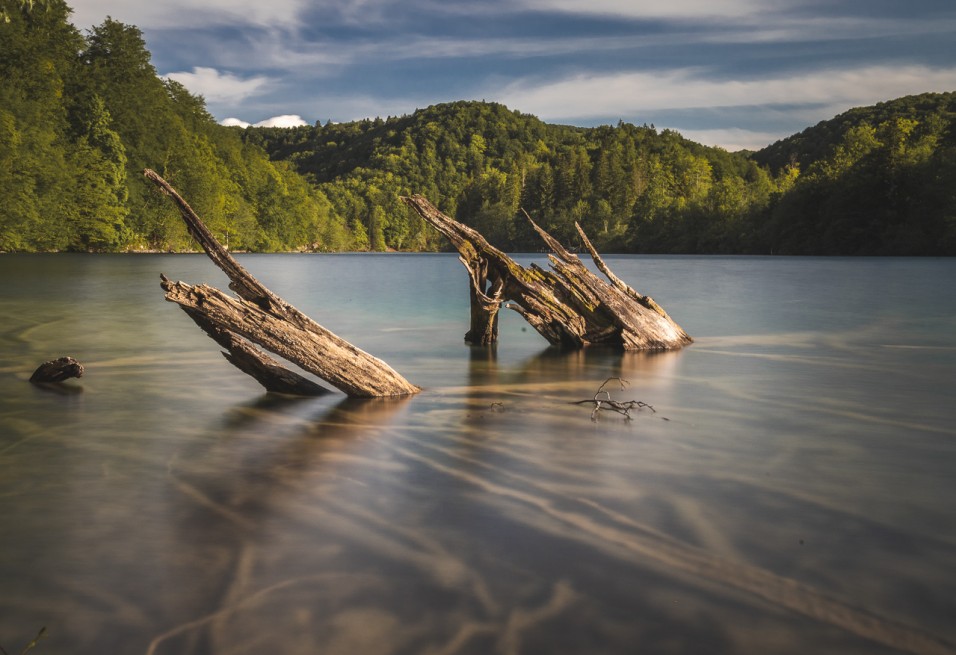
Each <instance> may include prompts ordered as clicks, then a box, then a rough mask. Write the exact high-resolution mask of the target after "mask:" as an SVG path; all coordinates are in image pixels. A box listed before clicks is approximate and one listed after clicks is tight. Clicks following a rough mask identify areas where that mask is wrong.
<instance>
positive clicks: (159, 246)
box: [0, 0, 956, 255]
mask: <svg viewBox="0 0 956 655" xmlns="http://www.w3.org/2000/svg"><path fill="white" fill-rule="evenodd" d="M40 7H41V3H30V2H25V1H23V0H0V15H2V20H0V194H2V196H3V198H4V203H3V205H2V207H0V252H3V251H8V252H9V251H13V252H17V251H26V252H32V251H63V250H69V251H84V252H117V251H129V250H161V251H165V250H184V249H192V248H194V247H195V246H194V244H192V242H191V241H190V239H189V238H188V236H187V235H186V233H185V230H184V229H183V226H182V224H181V222H180V221H179V220H178V217H177V215H176V213H175V210H174V209H173V207H172V206H171V204H170V203H169V202H167V201H166V200H165V199H164V198H162V197H161V196H160V195H159V194H158V193H157V191H156V190H155V189H153V188H151V187H150V186H148V185H147V183H146V181H145V180H144V178H143V176H142V170H143V168H147V167H148V168H153V169H155V170H157V171H158V172H159V173H160V174H161V175H163V176H164V177H165V178H166V179H168V180H169V181H170V182H171V183H172V184H173V185H174V186H176V187H177V188H178V189H179V191H180V192H181V193H182V194H183V195H184V196H185V197H186V198H187V199H188V200H189V202H190V204H191V205H192V206H193V207H194V208H195V209H196V210H197V212H198V213H199V214H200V215H201V216H203V218H204V219H205V220H206V222H207V224H208V225H209V226H210V228H211V229H212V230H213V231H214V233H216V234H217V235H218V236H219V237H220V238H221V239H222V240H223V241H224V242H225V243H227V244H228V246H229V247H230V248H232V249H237V250H238V249H245V250H255V251H287V250H349V249H351V250H379V251H380V250H389V249H394V250H407V251H420V250H438V249H442V248H445V247H446V244H445V243H444V242H443V240H442V239H441V238H439V237H438V235H437V234H436V233H435V232H434V231H433V230H431V229H430V228H428V227H426V226H425V225H424V224H423V223H422V221H421V220H420V219H418V218H417V216H415V215H414V214H413V213H412V212H410V211H409V210H408V209H407V208H406V207H404V206H403V205H401V204H400V203H399V201H398V198H399V196H401V195H407V194H411V193H421V194H424V195H425V196H427V197H428V198H429V199H430V200H432V202H434V203H435V204H437V205H438V206H439V208H441V209H442V210H443V211H445V212H446V213H448V214H450V215H452V216H454V217H456V218H458V219H459V220H461V221H464V222H466V223H469V224H471V225H473V226H475V227H477V228H478V229H479V230H480V231H481V232H482V233H484V234H485V235H486V236H487V237H488V238H489V240H490V241H492V242H493V243H494V244H496V245H498V246H500V247H501V248H503V249H506V250H511V251H521V250H530V249H536V248H538V247H539V245H540V244H539V241H538V239H537V237H536V236H535V235H534V234H533V233H532V232H531V230H530V228H529V226H528V224H527V221H526V220H525V219H524V217H523V214H522V210H524V211H527V212H528V213H529V214H530V215H531V216H532V217H533V218H534V219H535V220H536V221H537V222H539V223H540V224H541V225H543V226H544V227H545V228H546V229H548V230H549V231H550V232H551V233H552V234H554V235H555V236H556V237H558V238H559V239H561V240H562V241H564V242H566V243H568V244H569V245H571V246H572V247H573V246H575V245H576V242H577V238H578V237H577V234H576V232H575V230H574V223H575V222H579V223H580V224H581V225H583V226H584V228H585V229H586V230H587V232H588V234H589V235H590V236H591V237H592V239H593V241H594V242H595V244H596V245H597V246H598V248H600V249H601V250H602V251H604V252H654V253H759V254H766V253H775V254H826V255H830V254H833V255H835V254H848V255H891V254H892V255H910V254H912V255H954V254H956V93H943V94H923V95H918V96H911V97H907V98H900V99H897V100H893V101H888V102H884V103H880V104H878V105H874V106H872V107H862V108H857V109H854V110H851V111H848V112H845V113H843V114H841V115H839V116H837V117H835V118H833V119H831V120H829V121H824V122H822V123H820V124H818V125H816V126H814V127H811V128H808V129H806V130H804V131H803V132H801V133H799V134H795V135H793V136H791V137H789V138H787V139H783V140H782V141H779V142H778V143H775V144H773V145H771V146H769V147H768V148H765V149H763V150H761V151H759V152H755V153H743V152H742V153H728V152H726V151H724V150H722V149H719V148H711V147H705V146H703V145H700V144H697V143H694V142H692V141H689V140H687V139H685V138H683V137H682V136H681V135H680V134H678V133H677V132H674V131H671V130H658V129H656V128H655V127H654V126H653V125H641V126H637V125H632V124H628V123H624V122H621V123H618V124H617V125H614V126H601V127H595V128H580V127H573V126H567V125H551V124H547V123H544V122H543V121H541V120H539V119H538V118H536V117H534V116H531V115H528V114H522V113H520V112H519V111H513V110H511V109H509V108H507V107H504V106H502V105H499V104H495V103H487V102H470V101H461V102H452V103H446V104H440V105H434V106H431V107H427V108H424V109H420V110H418V111H416V112H414V113H413V114H411V115H407V116H399V117H388V118H384V119H383V118H375V119H374V120H373V119H366V120H361V121H355V122H350V123H343V124H327V125H320V124H317V125H315V126H307V127H300V128H291V129H289V128H286V129H282V128H248V129H242V128H238V127H223V126H220V125H218V124H216V122H215V121H214V119H213V117H212V116H211V115H210V114H209V113H208V111H207V110H206V107H205V103H204V101H203V99H202V98H201V97H198V96H195V95H193V94H191V93H189V92H188V91H187V90H186V89H185V88H184V87H183V86H182V85H180V84H177V83H175V82H171V81H168V80H163V79H162V78H160V77H159V76H158V75H157V73H156V70H155V69H154V68H153V66H152V64H151V63H150V53H149V51H148V50H147V49H146V45H145V42H144V41H143V37H142V34H141V32H140V31H139V30H138V29H137V28H136V27H134V26H130V25H124V24H122V23H118V22H116V21H113V20H110V19H107V20H106V21H105V22H104V23H103V24H102V25H100V26H97V27H95V28H93V29H92V30H91V31H90V32H89V33H88V34H85V35H84V34H80V33H79V32H78V31H77V30H76V28H74V27H73V26H72V25H71V24H70V23H69V22H68V17H69V12H70V9H69V7H68V6H67V5H66V4H65V3H64V2H63V1H62V0H45V2H43V3H42V10H41V9H40Z"/></svg>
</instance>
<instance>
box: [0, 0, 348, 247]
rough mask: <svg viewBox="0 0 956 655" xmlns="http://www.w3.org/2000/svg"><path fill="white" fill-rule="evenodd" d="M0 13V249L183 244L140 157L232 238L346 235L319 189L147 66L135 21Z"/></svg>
mask: <svg viewBox="0 0 956 655" xmlns="http://www.w3.org/2000/svg"><path fill="white" fill-rule="evenodd" d="M0 11H2V12H3V19H2V20H0V194H2V197H3V198H4V202H3V205H2V208H0V252H2V251H26V252H32V251H62V250H71V251H84V252H86V251H95V252H115V251H124V250H182V249H194V248H195V245H194V244H193V243H192V241H191V239H190V238H189V237H188V235H187V234H186V232H185V229H184V228H183V226H182V222H181V221H180V220H179V218H178V215H177V214H176V211H175V209H174V208H173V207H172V205H171V203H169V202H168V201H167V200H165V199H164V198H163V197H161V196H160V195H159V194H158V192H157V191H156V190H155V189H154V188H152V187H150V186H148V185H147V183H146V181H145V180H144V178H143V175H142V171H143V169H144V168H146V167H149V168H153V169H155V170H157V171H158V172H159V173H160V174H162V175H163V176H165V177H166V178H167V179H168V180H170V181H171V182H172V183H173V184H174V185H175V186H176V187H177V188H178V189H179V190H180V191H181V192H182V194H183V195H184V196H185V197H187V198H188V199H189V201H190V203H191V204H192V205H193V207H195V208H196V210H197V211H198V212H199V213H200V214H201V215H202V216H203V217H204V218H205V219H206V221H207V223H208V224H209V226H210V227H211V228H212V229H213V231H214V232H215V233H216V234H217V235H219V236H220V238H221V239H223V240H224V241H225V242H227V243H229V244H230V246H231V247H233V248H236V249H242V248H245V249H254V250H288V249H296V248H301V247H303V246H308V245H309V244H312V243H314V242H317V241H320V242H322V244H323V245H324V247H327V248H348V247H350V246H351V242H350V241H349V240H348V233H347V232H346V230H345V229H344V226H342V225H341V224H340V223H339V222H338V220H337V218H336V217H335V215H334V213H333V212H332V209H331V206H330V205H329V203H328V201H327V199H326V198H325V197H324V196H322V195H321V194H320V193H318V192H317V191H315V190H314V189H313V188H312V187H311V186H309V185H308V184H307V183H306V182H305V181H304V179H303V178H302V177H301V176H299V175H297V174H295V173H294V172H293V171H291V170H290V169H289V167H288V166H287V165H286V164H284V163H282V162H272V161H270V160H269V158H268V156H267V155H266V153H265V152H264V151H263V150H262V149H260V148H256V147H254V146H250V145H249V144H246V143H243V141H242V139H241V138H240V136H239V135H238V134H236V133H235V132H234V131H232V130H229V129H227V128H224V127H221V126H220V125H218V124H216V122H215V120H213V118H212V116H210V115H209V113H208V112H207V111H206V108H205V105H204V103H203V101H202V99H201V98H198V97H196V96H194V95H192V94H190V93H189V92H188V91H187V90H186V89H185V88H183V87H182V86H181V85H179V84H177V83H175V82H170V81H165V80H162V79H161V78H159V77H158V76H157V74H156V70H155V69H154V68H153V66H152V64H151V63H150V54H149V52H148V50H147V49H146V45H145V43H144V41H143V37H142V34H141V33H140V31H139V30H138V29H137V28H135V27H133V26H129V25H124V24H122V23H118V22H116V21H112V20H109V19H108V20H106V21H105V22H104V23H103V24H102V25H100V26H97V27H95V28H94V29H93V30H92V31H91V32H90V33H89V34H88V35H82V34H80V33H79V32H78V31H77V30H76V28H75V27H73V25H71V24H70V23H69V22H68V17H69V12H70V9H69V7H68V6H67V5H66V4H65V3H63V2H62V1H61V0H47V1H46V2H44V3H27V2H21V1H18V0H0Z"/></svg>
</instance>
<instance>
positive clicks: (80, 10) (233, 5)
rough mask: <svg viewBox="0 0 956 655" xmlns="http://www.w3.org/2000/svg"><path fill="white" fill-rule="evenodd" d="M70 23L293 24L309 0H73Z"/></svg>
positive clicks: (157, 25)
mask: <svg viewBox="0 0 956 655" xmlns="http://www.w3.org/2000/svg"><path fill="white" fill-rule="evenodd" d="M69 5H70V6H71V7H72V8H73V17H72V21H73V24H74V25H76V26H77V27H79V28H81V29H86V28H89V27H91V26H93V25H99V24H100V23H102V22H103V21H104V20H105V19H106V17H107V16H111V17H112V18H114V19H116V20H118V21H122V22H124V23H127V24H130V25H136V26H137V27H140V28H143V29H147V28H182V29H185V28H197V27H211V26H225V25H253V26H290V25H295V24H296V22H297V21H298V17H299V15H300V14H301V12H302V11H303V10H304V9H305V8H306V7H307V6H309V3H308V0H269V2H262V1H261V0H203V2H202V3H199V2H196V1H195V0H163V1H162V2H131V1H130V0H72V1H71V2H69Z"/></svg>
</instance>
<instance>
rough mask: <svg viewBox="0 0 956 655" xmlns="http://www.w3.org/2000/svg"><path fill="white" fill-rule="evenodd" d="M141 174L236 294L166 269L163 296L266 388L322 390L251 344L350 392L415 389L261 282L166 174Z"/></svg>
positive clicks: (398, 393) (408, 391)
mask: <svg viewBox="0 0 956 655" xmlns="http://www.w3.org/2000/svg"><path fill="white" fill-rule="evenodd" d="M143 174H144V175H145V176H146V178H147V179H149V180H151V181H152V182H154V183H155V184H156V185H157V186H158V187H159V188H160V189H162V191H163V192H165V193H166V194H167V195H168V196H169V197H170V198H172V199H173V201H174V202H175V203H176V206H177V208H178V209H179V213H180V215H181V216H182V219H183V221H184V222H185V224H186V227H187V229H188V230H189V233H190V234H191V235H192V237H193V238H194V239H195V240H196V241H197V242H198V243H199V245H200V246H201V247H202V249H203V250H204V251H205V252H206V254H207V255H208V256H209V258H210V259H211V260H212V261H213V263H215V264H216V266H218V267H219V268H220V269H222V271H223V272H224V273H225V274H226V275H227V276H228V277H229V280H230V283H229V288H230V289H232V290H233V291H235V292H236V294H238V296H239V297H238V298H236V297H233V296H230V295H228V294H225V293H223V292H222V291H220V290H219V289H216V288H215V287H211V286H208V285H205V284H200V285H195V286H193V285H190V284H186V283H185V282H172V281H171V280H169V278H167V277H166V276H165V275H163V276H161V278H162V288H163V290H164V291H165V292H166V300H169V301H170V302H175V303H177V304H178V305H179V306H180V307H181V308H182V309H183V310H184V311H185V312H186V313H187V314H188V315H189V316H190V318H192V319H193V321H195V322H196V323H197V324H198V325H199V326H200V327H201V328H202V329H203V330H204V331H205V332H206V333H207V334H208V335H209V336H210V337H212V338H213V339H215V340H216V342H217V343H219V344H220V345H222V346H223V347H225V348H227V349H228V350H229V354H228V355H226V359H228V360H229V361H230V362H231V363H232V364H234V365H235V366H236V367H237V368H239V369H240V370H241V371H243V372H244V373H247V374H249V375H251V376H252V377H254V378H255V379H256V380H257V381H259V383H260V384H262V385H263V386H264V387H265V388H266V389H267V390H269V391H280V390H281V392H282V393H296V394H300V395H315V394H317V393H322V392H324V390H323V389H322V387H320V386H318V385H315V384H314V383H311V382H310V381H308V380H305V378H302V376H299V375H298V374H296V373H294V372H292V371H290V370H288V369H286V368H285V367H283V366H282V365H281V364H279V362H277V361H276V360H274V359H272V358H270V357H269V356H268V355H266V354H265V353H263V352H261V351H260V350H259V349H257V348H256V347H255V346H253V345H252V344H253V343H255V344H258V345H259V346H262V347H263V348H265V349H266V350H269V351H271V352H273V353H275V354H277V355H279V356H280V357H283V358H284V359H286V360H288V361H290V362H292V363H293V364H296V365H297V366H300V367H301V368H302V369H304V370H306V371H308V372H309V373H312V374H314V375H316V376H318V377H320V378H322V379H323V380H325V381H326V382H328V383H329V384H331V385H332V386H334V387H336V388H337V389H339V390H340V391H342V392H344V393H346V394H347V395H349V396H352V397H357V398H373V397H382V396H404V395H408V394H413V393H417V392H418V391H420V389H419V387H417V386H415V385H413V384H412V383H410V382H409V381H408V380H406V379H405V378H403V377H402V376H401V375H399V374H398V373H397V372H396V371H395V370H394V369H392V368H391V367H390V366H389V365H388V364H386V363H385V362H383V361H382V360H380V359H378V358H376V357H373V356H372V355H370V354H368V353H367V352H365V351H363V350H361V349H360V348H357V347H356V346H353V345H352V344H351V343H349V342H348V341H346V340H345V339H342V338H341V337H339V336H337V335H335V334H333V333H332V332H331V331H329V330H327V329H326V328H324V327H322V326H321V325H319V324H318V323H316V322H315V321H313V320H312V319H311V318H309V317H308V316H306V315H305V314H303V313H302V312H300V311H299V310H298V309H296V308H295V307H293V306H292V305H290V304H289V303H287V302H286V301H284V300H283V299H282V298H280V297H279V296H277V295H275V294H274V293H273V292H272V291H270V290H269V289H268V288H266V287H265V285H263V284H262V283H261V282H259V281H258V280H257V279H256V278H254V277H253V276H252V275H251V274H250V273H249V272H248V271H246V270H245V269H244V268H243V267H242V266H241V265H240V264H239V262H237V261H236V260H235V258H233V256H232V255H230V254H229V252H228V251H227V250H226V249H225V248H223V246H222V244H220V243H219V242H218V241H217V240H216V238H215V237H214V236H213V235H212V232H210V231H209V229H208V228H207V227H206V226H205V224H203V222H202V220H201V219H200V218H199V216H197V215H196V213H195V212H194V211H193V210H192V208H191V207H190V206H189V205H188V204H187V203H186V201H185V200H183V198H182V197H181V196H180V195H179V194H178V193H176V191H175V190H174V189H173V188H172V187H171V186H170V185H169V183H168V182H166V180H164V179H163V178H162V177H160V176H159V175H158V174H157V173H155V172H154V171H152V170H150V169H146V170H145V171H144V173H143ZM250 342H251V343H250ZM305 383H308V384H305ZM310 385H311V386H310Z"/></svg>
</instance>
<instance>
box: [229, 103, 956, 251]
mask: <svg viewBox="0 0 956 655" xmlns="http://www.w3.org/2000/svg"><path fill="white" fill-rule="evenodd" d="M954 98H956V94H953V93H945V94H924V95H920V96H912V97H907V98H901V99H898V100H894V101H892V102H885V103H881V104H879V105H876V106H873V107H864V108H858V109H854V110H852V111H849V112H846V113H845V114H841V115H840V116H838V117H836V118H834V119H833V120H831V121H826V122H823V123H820V124H819V125H817V126H815V127H813V128H809V129H808V130H806V131H804V132H802V133H800V134H798V135H794V136H793V137H790V138H788V139H785V140H783V141H780V142H778V143H775V144H773V145H772V146H770V147H768V148H766V149H764V150H761V151H760V152H757V153H733V154H731V153H727V152H725V151H723V150H721V149H717V148H707V147H704V146H701V145H699V144H696V143H693V142H691V141H688V140H686V139H684V138H682V137H681V136H680V135H679V134H677V133H676V132H673V131H669V130H663V131H658V130H656V129H655V128H654V127H653V126H646V125H645V126H641V127H637V126H634V125H630V124H626V123H619V124H618V125H617V126H613V127H611V126H604V127H598V128H587V129H586V128H576V127H568V126H561V125H548V124H545V123H543V122H542V121H540V120H538V119H537V118H535V117H533V116H529V115H526V114H521V113H519V112H517V111H510V110H508V109H507V108H506V107H503V106H501V105H497V104H493V103H485V102H455V103H450V104H443V105H436V106H433V107H429V108H427V109H423V110H419V111H417V112H415V113H414V114H412V115H410V116H403V117H390V118H388V119H384V120H383V119H375V120H365V121H358V122H353V123H347V124H327V125H324V126H322V125H316V126H313V127H301V128H295V129H291V130H290V129H276V128H257V129H249V130H246V131H245V138H246V139H247V140H249V141H251V142H254V143H256V144H258V145H261V146H263V147H264V148H265V149H266V150H267V151H268V152H269V153H270V155H271V156H272V157H273V158H275V159H280V160H284V161H289V162H291V163H292V164H293V165H294V166H295V168H296V170H298V171H299V172H301V173H303V174H304V175H307V176H308V177H309V178H310V180H311V181H312V182H313V183H314V184H316V186H317V187H318V188H319V189H320V190H321V191H322V192H323V193H324V194H325V195H326V196H327V197H328V198H329V199H330V201H331V203H332V205H333V207H334V208H335V211H336V212H338V213H339V214H340V215H342V216H344V217H345V218H346V219H347V220H348V222H349V224H350V226H351V227H352V231H353V233H355V234H359V235H360V237H362V238H365V236H366V235H367V237H368V245H369V247H370V248H372V249H383V248H386V247H388V248H404V249H420V248H433V247H436V246H439V245H440V244H435V242H434V241H433V239H432V235H431V233H430V232H428V231H427V230H424V229H423V228H422V226H421V225H420V223H418V222H417V221H416V219H414V218H412V217H410V216H409V215H408V213H407V212H405V211H404V210H403V209H402V207H401V206H400V205H399V204H398V202H397V200H396V198H397V197H398V196H399V195H401V194H407V193H423V194H425V195H426V196H428V197H429V198H430V199H432V200H433V201H434V202H436V203H437V204H438V205H439V207H441V208H442V209H443V210H444V211H446V212H447V213H449V214H451V215H454V216H456V217H457V218H459V219H460V220H462V221H464V222H467V223H469V224H472V225H474V226H475V227H477V228H478V229H480V230H481V231H482V232H483V233H484V234H486V235H488V236H489V238H490V239H491V240H492V241H493V242H495V243H496V244H498V245H500V246H502V247H503V248H506V249H511V250H526V249H532V248H537V247H538V245H539V244H538V241H537V239H536V237H535V236H534V235H533V234H532V233H531V232H530V231H529V229H528V226H527V224H526V221H525V220H524V219H523V218H522V216H521V213H520V209H521V208H523V209H525V210H527V211H528V212H529V213H530V214H531V215H532V216H533V217H534V218H535V219H536V220H537V221H539V222H540V223H541V224H542V225H544V226H545V227H546V228H547V229H549V230H550V231H552V232H553V233H554V234H555V235H556V236H558V237H559V238H561V239H563V240H565V241H567V242H569V243H572V244H573V243H575V241H576V236H575V233H574V230H573V225H574V222H575V221H578V222H580V223H581V224H582V225H583V226H584V227H585V229H586V230H587V231H588V233H589V234H591V235H592V236H593V237H594V240H595V241H596V242H597V243H598V245H599V247H600V248H602V249H603V250H605V251H619V252H679V253H776V254H852V255H857V254H881V255H882V254H918V255H927V254H933V255H953V254H956V196H954V193H956V147H954V135H956V129H954V123H956V121H954V111H953V107H954ZM363 229H364V231H365V234H362V232H363Z"/></svg>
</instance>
